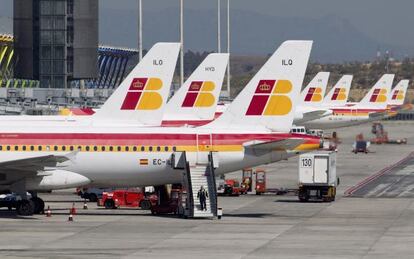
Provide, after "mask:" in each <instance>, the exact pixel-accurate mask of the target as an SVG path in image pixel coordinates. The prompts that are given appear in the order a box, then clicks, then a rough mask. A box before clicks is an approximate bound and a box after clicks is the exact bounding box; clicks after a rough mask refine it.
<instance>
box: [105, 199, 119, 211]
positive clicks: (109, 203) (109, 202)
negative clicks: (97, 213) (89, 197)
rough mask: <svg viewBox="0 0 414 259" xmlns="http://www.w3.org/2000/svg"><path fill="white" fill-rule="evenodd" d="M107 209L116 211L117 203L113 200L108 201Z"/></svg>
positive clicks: (106, 203) (106, 202)
mask: <svg viewBox="0 0 414 259" xmlns="http://www.w3.org/2000/svg"><path fill="white" fill-rule="evenodd" d="M104 205H105V209H115V208H116V207H115V202H114V201H113V200H106V201H105V204H104Z"/></svg>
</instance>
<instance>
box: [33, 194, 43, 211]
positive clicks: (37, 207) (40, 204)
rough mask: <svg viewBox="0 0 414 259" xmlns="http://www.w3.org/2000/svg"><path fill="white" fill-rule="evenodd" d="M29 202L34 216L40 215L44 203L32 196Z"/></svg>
mask: <svg viewBox="0 0 414 259" xmlns="http://www.w3.org/2000/svg"><path fill="white" fill-rule="evenodd" d="M31 201H32V202H33V203H34V214H40V213H42V212H43V211H44V209H45V202H44V201H43V200H42V199H41V198H39V197H37V196H34V197H33V198H31Z"/></svg>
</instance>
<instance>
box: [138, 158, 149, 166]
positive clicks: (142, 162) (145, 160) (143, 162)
mask: <svg viewBox="0 0 414 259" xmlns="http://www.w3.org/2000/svg"><path fill="white" fill-rule="evenodd" d="M139 165H148V159H140V160H139Z"/></svg>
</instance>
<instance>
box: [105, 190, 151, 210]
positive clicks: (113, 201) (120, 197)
mask: <svg viewBox="0 0 414 259" xmlns="http://www.w3.org/2000/svg"><path fill="white" fill-rule="evenodd" d="M155 202H156V197H152V196H149V197H146V196H145V194H144V193H143V192H142V191H140V190H115V191H113V192H104V193H103V194H102V199H99V201H98V206H104V207H105V209H116V208H120V207H124V208H138V207H139V208H141V209H143V210H149V209H151V207H152V203H154V204H155Z"/></svg>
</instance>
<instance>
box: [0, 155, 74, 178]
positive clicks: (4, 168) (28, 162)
mask: <svg viewBox="0 0 414 259" xmlns="http://www.w3.org/2000/svg"><path fill="white" fill-rule="evenodd" d="M68 160H70V157H67V156H54V155H47V156H38V157H31V158H25V159H18V160H12V161H7V162H0V171H1V172H6V173H7V172H10V171H21V172H33V174H36V173H37V172H38V171H40V170H44V169H45V168H46V167H56V166H57V164H58V163H63V162H65V161H68Z"/></svg>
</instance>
